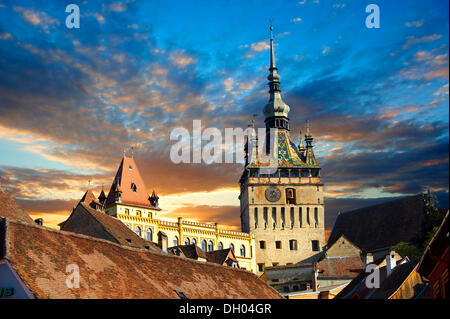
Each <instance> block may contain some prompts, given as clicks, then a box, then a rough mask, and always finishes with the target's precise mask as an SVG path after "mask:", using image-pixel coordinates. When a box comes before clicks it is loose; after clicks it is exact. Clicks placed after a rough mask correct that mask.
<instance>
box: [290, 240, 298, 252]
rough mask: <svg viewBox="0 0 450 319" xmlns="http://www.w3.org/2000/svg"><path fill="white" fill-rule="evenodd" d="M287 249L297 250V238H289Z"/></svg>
mask: <svg viewBox="0 0 450 319" xmlns="http://www.w3.org/2000/svg"><path fill="white" fill-rule="evenodd" d="M289 250H297V240H295V239H291V240H290V241H289Z"/></svg>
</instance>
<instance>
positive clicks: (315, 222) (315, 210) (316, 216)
mask: <svg viewBox="0 0 450 319" xmlns="http://www.w3.org/2000/svg"><path fill="white" fill-rule="evenodd" d="M314 227H316V228H317V227H319V209H318V208H317V207H314Z"/></svg>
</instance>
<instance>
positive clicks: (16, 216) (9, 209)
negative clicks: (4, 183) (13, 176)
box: [0, 189, 34, 224]
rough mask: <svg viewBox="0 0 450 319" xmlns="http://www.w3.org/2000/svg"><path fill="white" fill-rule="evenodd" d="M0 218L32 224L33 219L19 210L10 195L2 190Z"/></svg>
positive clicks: (0, 192) (0, 195)
mask: <svg viewBox="0 0 450 319" xmlns="http://www.w3.org/2000/svg"><path fill="white" fill-rule="evenodd" d="M0 216H4V217H8V218H11V219H13V220H18V221H21V222H24V223H32V224H34V221H33V219H32V218H31V217H30V216H29V215H28V214H27V213H25V212H24V211H23V210H22V209H20V208H19V206H18V205H17V203H16V201H15V200H14V198H13V197H12V196H11V194H9V193H8V192H7V191H5V190H2V189H0Z"/></svg>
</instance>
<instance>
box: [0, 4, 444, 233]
mask: <svg viewBox="0 0 450 319" xmlns="http://www.w3.org/2000/svg"><path fill="white" fill-rule="evenodd" d="M69 3H75V4H77V5H79V8H80V13H81V20H80V24H81V27H80V29H67V28H66V27H65V19H66V16H67V13H66V12H65V6H66V5H67V4H69ZM369 3H376V4H377V5H378V6H379V8H380V22H381V28H379V29H368V28H366V26H365V19H366V16H367V15H368V14H367V13H366V12H365V7H366V5H367V4H369ZM269 19H273V25H274V36H275V50H276V59H277V66H278V69H279V74H280V75H281V90H282V92H283V93H282V94H283V98H284V100H285V102H286V103H288V104H289V105H290V107H291V113H290V118H291V128H293V131H292V136H293V138H294V140H295V141H296V142H298V139H299V130H300V129H301V128H302V127H304V123H305V121H306V119H309V120H310V121H311V126H312V132H313V134H314V136H315V137H316V145H315V150H316V156H317V158H318V160H319V163H320V164H321V166H322V167H323V174H322V176H323V180H324V182H325V186H326V188H325V189H326V196H327V207H328V208H327V212H329V215H328V216H330V217H329V218H328V220H327V222H328V224H330V223H332V220H333V218H334V215H335V213H336V212H337V211H345V210H346V209H351V208H354V207H358V206H361V205H366V204H367V203H372V202H374V201H381V200H385V199H386V198H387V197H397V196H403V195H408V194H415V193H418V192H420V191H422V190H423V188H424V187H428V186H429V187H431V188H432V189H433V190H435V191H436V192H437V193H438V195H439V198H440V201H441V204H442V205H444V206H448V145H449V144H448V143H449V142H448V139H449V131H448V118H449V115H448V61H449V60H448V43H449V41H448V39H449V35H448V28H449V25H448V20H449V19H448V1H411V0H410V1H350V0H347V1H345V0H342V1H331V0H330V1H325V0H318V1H317V0H315V1H308V0H304V1H190V2H187V1H137V0H136V1H110V2H104V1H102V2H100V1H78V2H77V1H1V2H0V112H1V113H0V154H2V155H1V157H0V177H1V178H2V184H3V185H7V187H8V188H9V189H10V191H11V192H13V193H14V195H15V196H16V197H17V198H18V199H19V201H20V202H21V204H22V205H23V206H24V207H25V209H26V210H28V211H30V212H33V213H34V214H36V215H38V214H44V215H45V216H47V218H49V219H52V218H53V220H56V219H58V218H59V219H61V218H62V217H61V216H63V215H65V214H67V212H68V210H69V209H70V208H71V206H72V205H73V203H74V202H75V201H76V199H77V198H79V197H81V195H82V193H83V191H84V190H85V188H86V187H87V185H88V180H89V179H90V180H91V185H93V187H94V189H95V190H97V191H98V190H100V188H101V185H102V184H104V185H105V187H107V186H106V185H109V184H110V183H111V180H112V178H113V175H114V171H115V170H116V168H117V166H118V164H119V161H120V156H121V154H122V151H123V149H124V148H126V149H129V148H130V147H131V146H134V147H135V154H136V160H137V162H138V164H139V166H140V167H141V171H142V172H143V175H144V179H145V181H146V184H147V187H148V188H149V189H150V191H151V188H153V187H155V188H156V189H157V191H158V192H159V193H160V194H161V195H164V196H162V203H163V204H166V207H167V210H168V211H170V212H171V214H178V215H180V214H181V215H183V216H184V217H188V218H196V219H199V220H202V221H205V220H211V218H212V217H214V218H216V219H218V220H220V221H222V222H225V223H229V224H233V225H238V223H239V211H238V209H237V207H236V205H238V201H237V195H238V191H239V190H238V187H237V181H238V179H239V176H240V173H241V170H242V165H240V164H234V165H233V164H227V165H202V164H198V165H174V164H172V163H171V162H170V160H169V158H168V151H169V147H170V141H169V132H170V130H171V129H172V128H174V127H178V126H185V127H187V128H190V127H192V120H193V119H201V120H202V123H203V124H204V125H205V126H215V127H218V128H225V127H246V125H247V123H248V121H249V120H250V119H251V118H252V115H253V114H257V115H258V116H257V117H256V121H257V123H258V124H260V125H262V122H263V116H262V109H263V107H264V105H265V102H266V100H267V97H268V95H267V89H268V87H267V80H266V76H267V68H268V62H269V53H268V36H269V32H268V26H269ZM189 193H191V195H189ZM181 194H183V195H181ZM190 196H191V197H190ZM164 198H165V199H164ZM180 198H183V200H180ZM218 198H219V199H218ZM164 200H165V202H164ZM163 208H164V207H163Z"/></svg>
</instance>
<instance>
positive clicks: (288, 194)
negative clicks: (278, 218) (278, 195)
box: [286, 188, 295, 204]
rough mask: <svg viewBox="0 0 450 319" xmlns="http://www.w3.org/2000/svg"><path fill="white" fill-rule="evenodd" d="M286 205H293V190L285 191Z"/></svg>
mask: <svg viewBox="0 0 450 319" xmlns="http://www.w3.org/2000/svg"><path fill="white" fill-rule="evenodd" d="M286 204H295V189H294V188H287V189H286Z"/></svg>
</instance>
